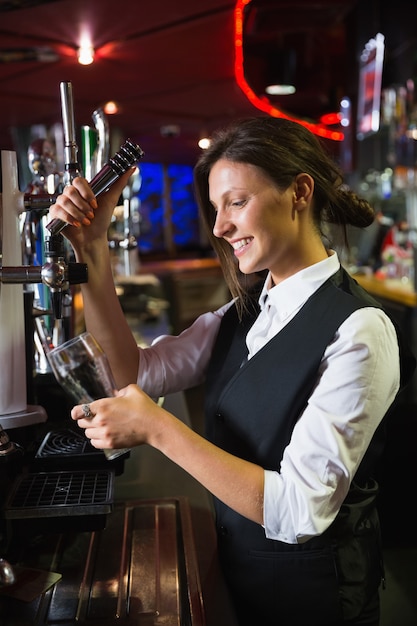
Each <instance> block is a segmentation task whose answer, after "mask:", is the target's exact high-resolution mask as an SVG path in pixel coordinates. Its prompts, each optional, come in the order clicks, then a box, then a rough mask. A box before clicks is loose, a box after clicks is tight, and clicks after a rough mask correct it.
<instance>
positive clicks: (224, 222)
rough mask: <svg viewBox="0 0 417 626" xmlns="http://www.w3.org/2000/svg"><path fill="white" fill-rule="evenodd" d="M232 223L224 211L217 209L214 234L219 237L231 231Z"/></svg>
mask: <svg viewBox="0 0 417 626" xmlns="http://www.w3.org/2000/svg"><path fill="white" fill-rule="evenodd" d="M230 228H231V224H230V221H229V220H228V219H227V218H226V216H225V215H224V214H223V213H222V211H217V213H216V219H215V221H214V226H213V235H214V236H215V237H218V238H219V239H220V238H221V237H224V236H225V234H226V233H228V232H229V231H230Z"/></svg>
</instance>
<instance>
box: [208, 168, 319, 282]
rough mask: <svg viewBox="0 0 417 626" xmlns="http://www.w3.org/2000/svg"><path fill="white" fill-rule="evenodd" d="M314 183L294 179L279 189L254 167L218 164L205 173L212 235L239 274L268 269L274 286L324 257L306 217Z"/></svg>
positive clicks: (310, 223) (301, 177)
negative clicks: (211, 210)
mask: <svg viewBox="0 0 417 626" xmlns="http://www.w3.org/2000/svg"><path fill="white" fill-rule="evenodd" d="M313 188H314V183H313V181H312V179H311V177H309V176H308V175H307V174H300V175H298V176H297V177H296V178H295V179H294V182H293V183H292V184H291V185H290V186H289V187H288V188H287V189H285V190H280V189H278V188H277V186H276V185H275V184H274V183H273V182H272V181H271V179H270V178H269V177H268V176H266V175H265V174H264V173H263V172H262V170H260V169H259V168H257V167H256V166H254V165H250V164H247V163H239V162H233V161H228V160H226V159H220V160H219V161H217V162H216V163H215V164H214V165H213V167H212V168H211V171H210V176H209V189H210V201H211V203H212V205H213V207H214V209H215V212H216V220H215V224H214V227H213V234H214V235H215V236H216V237H219V238H220V237H222V238H223V239H224V240H225V241H227V242H228V243H229V244H230V245H231V246H232V247H233V250H234V254H235V257H236V258H237V260H238V262H239V269H240V270H241V271H242V272H243V273H244V274H250V273H253V272H259V271H262V270H265V269H268V270H270V271H271V273H272V277H273V280H274V282H275V283H278V282H280V281H281V280H283V279H284V278H287V277H288V276H291V275H292V274H294V273H295V272H297V271H299V270H300V269H303V267H306V266H308V265H311V264H312V263H314V262H317V261H318V260H322V259H323V258H325V256H326V252H325V249H324V246H323V245H322V243H321V240H320V237H319V235H318V233H317V231H316V229H315V228H314V225H313V222H312V220H311V215H310V213H311V212H310V207H311V202H312V195H313Z"/></svg>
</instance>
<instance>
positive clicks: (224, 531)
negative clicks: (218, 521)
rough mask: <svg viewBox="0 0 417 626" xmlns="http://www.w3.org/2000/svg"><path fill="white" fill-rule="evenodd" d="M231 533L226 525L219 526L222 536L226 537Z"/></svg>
mask: <svg viewBox="0 0 417 626" xmlns="http://www.w3.org/2000/svg"><path fill="white" fill-rule="evenodd" d="M228 534H229V531H228V530H227V528H226V526H219V535H221V536H222V537H226V536H227V535H228Z"/></svg>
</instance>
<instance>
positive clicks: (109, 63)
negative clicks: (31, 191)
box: [0, 0, 357, 164]
mask: <svg viewBox="0 0 417 626" xmlns="http://www.w3.org/2000/svg"><path fill="white" fill-rule="evenodd" d="M241 4H244V3H242V2H235V1H233V0H198V1H196V0H155V1H154V2H152V1H151V0H132V1H130V2H129V1H128V2H121V3H117V2H115V0H88V1H86V0H49V2H48V1H43V2H42V1H40V2H39V1H38V2H36V0H34V1H33V2H30V0H29V1H26V2H25V1H24V0H20V1H19V0H8V1H7V0H6V1H5V0H0V110H1V115H0V148H1V149H7V150H14V149H16V136H18V135H19V133H20V136H22V133H21V131H22V129H28V128H29V127H30V126H32V125H44V126H45V127H46V128H49V127H51V126H53V125H54V124H57V123H58V124H59V123H60V122H61V119H62V118H61V104H60V91H59V84H60V82H61V81H71V83H72V86H73V94H74V109H75V119H76V125H77V126H81V125H85V124H86V125H90V126H93V122H92V117H91V116H92V113H93V111H94V110H95V109H97V108H98V107H100V106H102V105H103V104H104V103H105V102H106V101H107V100H110V99H111V100H116V101H117V102H118V103H119V104H120V107H121V111H120V113H119V114H118V115H115V116H112V117H111V118H110V117H109V118H108V119H109V124H110V129H111V132H112V137H114V136H116V137H117V139H121V141H119V143H118V145H117V147H116V149H117V148H118V147H119V146H120V143H121V142H123V141H124V139H125V138H127V137H130V138H132V139H133V140H135V141H137V142H138V143H139V144H140V145H141V147H142V148H143V149H144V150H145V155H146V156H145V158H146V159H147V160H150V161H159V162H165V163H168V162H177V163H190V164H193V163H194V162H195V159H196V158H197V157H198V154H199V148H197V147H196V141H197V140H198V138H199V136H200V135H201V134H203V133H210V132H212V131H213V130H214V129H215V128H217V127H219V126H223V125H224V124H226V123H228V122H229V121H231V120H233V119H235V118H239V117H242V116H246V115H252V114H259V113H260V111H259V110H258V108H256V107H255V105H254V104H252V103H251V102H250V101H249V99H248V98H247V97H246V95H245V94H244V93H243V91H242V89H241V86H239V85H238V84H237V82H236V76H235V36H234V35H235V15H236V13H235V10H236V7H237V6H239V5H241ZM356 4H357V2H356V1H355V0H345V1H342V0H339V1H338V0H334V1H332V0H317V1H315V0H311V1H308V0H304V2H303V1H300V0H293V1H291V0H289V1H287V2H281V1H279V0H276V1H273V0H252V1H251V2H249V3H248V4H247V6H246V9H245V12H244V21H243V35H244V48H243V49H244V51H245V55H246V59H245V62H246V66H245V67H246V69H245V77H246V80H247V82H248V84H249V86H250V87H252V88H253V89H254V90H255V91H257V90H258V89H262V87H261V86H259V85H258V84H257V82H259V76H260V74H261V72H260V69H259V68H260V65H261V64H262V63H263V59H264V58H265V56H267V55H269V54H271V53H273V52H274V51H275V49H276V48H281V47H291V48H294V49H296V51H297V77H298V78H297V80H298V81H299V92H298V93H297V94H296V95H295V96H289V97H287V99H286V100H285V99H283V97H281V99H275V101H272V105H273V106H274V108H279V109H284V110H286V111H287V112H288V113H289V114H290V115H295V116H300V117H302V118H308V119H309V120H312V121H316V120H318V118H319V116H320V115H322V114H323V113H327V112H331V111H334V110H335V107H336V108H337V99H338V97H340V95H349V89H351V84H350V82H352V73H353V72H354V69H355V68H354V66H355V61H356V49H355V46H354V45H352V38H351V33H350V30H349V29H350V28H351V25H350V17H351V14H352V10H353V9H354V7H355V5H356ZM84 30H86V31H88V32H89V33H90V35H91V38H92V42H93V45H94V48H95V51H96V60H95V62H94V64H93V65H90V66H80V65H79V64H78V63H77V58H76V51H77V48H78V46H79V41H80V37H81V34H82V32H83V31H84ZM250 73H251V75H249V74H250ZM354 76H356V74H354ZM349 81H350V82H349ZM263 97H265V96H263ZM166 127H169V128H168V130H169V129H170V127H174V131H175V129H176V127H177V130H178V135H177V136H176V132H168V135H169V136H164V135H166V133H164V132H161V129H166ZM16 129H19V133H17V132H16ZM172 130H173V129H172V128H171V131H172ZM172 135H174V136H172ZM23 136H28V135H27V134H26V135H23Z"/></svg>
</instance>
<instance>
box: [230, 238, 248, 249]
mask: <svg viewBox="0 0 417 626" xmlns="http://www.w3.org/2000/svg"><path fill="white" fill-rule="evenodd" d="M249 242H250V239H241V240H240V241H236V242H235V243H234V244H233V249H234V250H239V248H243V246H246V245H247V244H248V243H249Z"/></svg>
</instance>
